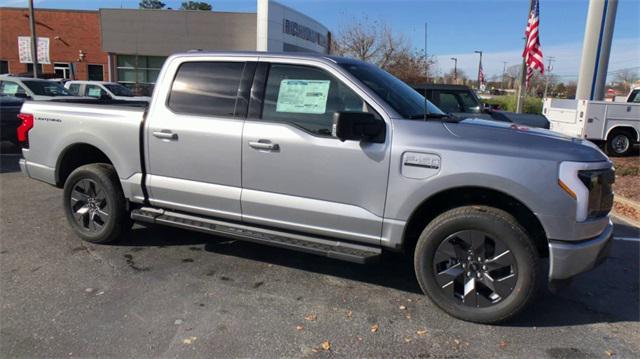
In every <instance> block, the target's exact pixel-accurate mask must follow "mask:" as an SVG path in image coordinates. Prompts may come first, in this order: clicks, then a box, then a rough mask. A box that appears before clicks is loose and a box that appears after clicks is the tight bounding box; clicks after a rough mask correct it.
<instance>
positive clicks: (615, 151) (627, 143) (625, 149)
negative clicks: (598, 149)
mask: <svg viewBox="0 0 640 359" xmlns="http://www.w3.org/2000/svg"><path fill="white" fill-rule="evenodd" d="M633 139H634V137H633V136H632V133H631V132H630V131H624V130H618V131H616V130H614V131H613V132H611V134H610V135H609V138H608V139H607V154H609V155H610V156H627V155H628V154H629V153H631V149H632V148H633V142H634V141H633Z"/></svg>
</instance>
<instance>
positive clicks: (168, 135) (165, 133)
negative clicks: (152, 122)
mask: <svg viewBox="0 0 640 359" xmlns="http://www.w3.org/2000/svg"><path fill="white" fill-rule="evenodd" d="M153 135H154V136H155V137H158V138H162V139H163V140H177V139H178V134H177V133H173V132H171V131H169V130H162V131H153Z"/></svg>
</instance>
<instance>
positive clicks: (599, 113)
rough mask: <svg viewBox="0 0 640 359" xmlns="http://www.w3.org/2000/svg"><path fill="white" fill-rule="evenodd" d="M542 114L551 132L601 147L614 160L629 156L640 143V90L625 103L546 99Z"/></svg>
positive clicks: (634, 90) (632, 94)
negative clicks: (591, 142) (547, 119)
mask: <svg viewBox="0 0 640 359" xmlns="http://www.w3.org/2000/svg"><path fill="white" fill-rule="evenodd" d="M542 113H544V114H545V115H546V116H547V117H548V118H549V120H550V121H551V130H553V131H556V132H560V133H563V134H566V135H569V136H575V137H579V138H586V139H588V140H591V141H593V142H596V143H598V144H601V145H603V146H604V147H605V149H606V151H607V153H608V154H609V155H612V156H626V155H628V154H629V153H631V151H632V150H633V146H634V145H635V144H637V143H638V142H640V88H634V89H632V90H631V91H630V92H629V95H628V96H627V101H626V102H609V101H587V100H565V99H555V98H546V99H545V100H544V105H543V110H542Z"/></svg>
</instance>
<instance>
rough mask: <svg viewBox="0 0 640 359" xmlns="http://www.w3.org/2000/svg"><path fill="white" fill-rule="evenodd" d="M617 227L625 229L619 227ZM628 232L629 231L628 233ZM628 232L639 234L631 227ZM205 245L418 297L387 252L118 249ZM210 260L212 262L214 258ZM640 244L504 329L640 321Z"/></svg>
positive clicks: (621, 247) (407, 273)
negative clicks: (356, 255)
mask: <svg viewBox="0 0 640 359" xmlns="http://www.w3.org/2000/svg"><path fill="white" fill-rule="evenodd" d="M616 226H617V227H625V226H623V225H620V224H617V225H616ZM629 231H630V232H629ZM626 232H627V233H637V230H636V229H633V228H632V227H629V228H627V229H626ZM194 244H204V250H205V251H204V253H205V254H207V253H208V254H211V255H214V254H222V255H226V256H234V257H238V258H243V259H248V260H252V261H258V262H263V263H269V264H273V265H278V266H283V267H288V268H291V269H295V270H303V271H307V272H313V273H318V274H324V275H331V276H335V277H340V278H343V279H347V280H352V281H357V282H363V283H369V284H374V285H379V286H383V287H387V288H390V289H393V290H399V291H404V292H407V293H412V294H421V293H422V291H421V290H420V287H419V286H418V283H417V281H416V277H415V274H414V271H413V261H412V260H411V258H410V257H408V256H404V255H402V254H397V253H390V252H385V253H383V257H382V260H381V262H380V263H376V264H369V265H360V264H354V263H348V262H342V261H338V260H334V259H330V258H326V257H320V256H315V255H310V254H305V253H298V252H293V251H290V250H285V249H280V248H275V247H269V246H264V245H259V244H254V243H250V242H243V241H239V240H230V239H226V238H221V237H215V236H211V235H206V234H201V233H194V232H190V231H184V230H180V229H175V228H164V227H150V228H141V229H137V230H134V232H132V233H131V235H130V236H128V238H126V239H124V241H122V242H121V243H119V245H123V246H181V245H194ZM211 260H214V259H213V258H212V259H211ZM639 266H640V243H639V242H633V241H621V240H615V241H614V244H613V248H612V251H611V255H610V257H609V259H608V260H607V261H606V262H605V263H603V264H602V265H601V266H600V267H598V268H596V269H595V270H593V271H591V272H589V273H585V274H583V275H581V276H579V277H577V278H576V280H575V281H574V282H573V283H572V284H571V286H569V287H567V288H565V289H563V290H561V291H560V292H559V293H557V294H554V293H551V292H549V291H548V290H547V289H546V288H545V289H543V290H541V291H540V292H539V293H538V295H537V298H536V299H535V300H534V301H533V304H532V305H531V306H530V307H529V309H528V310H526V311H525V312H524V313H522V314H521V315H520V316H519V317H517V318H516V319H515V320H513V321H511V322H507V323H504V324H501V325H502V326H506V327H510V326H511V327H561V326H569V325H583V324H593V323H612V322H638V321H640V308H639V306H638V303H639V302H640V287H639V282H640V271H639Z"/></svg>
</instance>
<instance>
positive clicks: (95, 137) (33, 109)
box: [21, 101, 145, 194]
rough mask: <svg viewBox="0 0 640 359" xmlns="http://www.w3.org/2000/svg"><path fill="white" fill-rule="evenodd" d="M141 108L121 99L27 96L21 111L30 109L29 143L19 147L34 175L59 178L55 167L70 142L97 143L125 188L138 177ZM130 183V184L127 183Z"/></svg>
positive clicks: (54, 181) (52, 179) (135, 184)
mask: <svg viewBox="0 0 640 359" xmlns="http://www.w3.org/2000/svg"><path fill="white" fill-rule="evenodd" d="M144 111H145V109H144V108H141V107H130V106H121V105H105V104H102V105H99V104H90V105H89V104H77V103H60V102H51V101H27V102H25V104H24V105H23V106H22V110H21V112H22V113H28V114H33V116H34V121H33V122H34V124H33V128H32V129H31V130H30V131H29V143H30V145H29V147H28V148H24V149H23V150H22V153H23V156H24V158H25V167H26V170H27V171H28V172H29V174H30V175H31V176H32V177H35V178H38V179H40V180H43V181H45V182H47V183H50V184H53V185H61V183H58V182H59V181H58V178H57V173H56V167H57V162H58V158H59V156H60V154H61V153H65V152H66V151H67V150H69V149H70V148H71V146H87V150H90V147H91V146H92V147H95V148H96V149H97V148H100V149H101V150H102V152H103V153H104V154H105V155H106V157H108V158H109V159H111V161H112V163H113V165H114V167H115V168H116V171H117V173H118V177H120V179H121V181H122V183H123V190H124V191H125V194H127V193H131V191H135V190H137V188H139V187H140V180H141V178H142V169H141V167H142V166H141V157H140V152H141V146H140V125H141V123H142V120H143V118H144ZM129 186H131V187H132V188H129Z"/></svg>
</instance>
